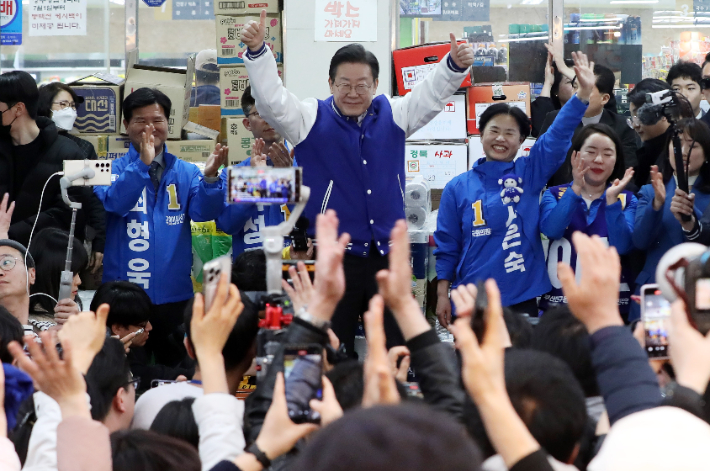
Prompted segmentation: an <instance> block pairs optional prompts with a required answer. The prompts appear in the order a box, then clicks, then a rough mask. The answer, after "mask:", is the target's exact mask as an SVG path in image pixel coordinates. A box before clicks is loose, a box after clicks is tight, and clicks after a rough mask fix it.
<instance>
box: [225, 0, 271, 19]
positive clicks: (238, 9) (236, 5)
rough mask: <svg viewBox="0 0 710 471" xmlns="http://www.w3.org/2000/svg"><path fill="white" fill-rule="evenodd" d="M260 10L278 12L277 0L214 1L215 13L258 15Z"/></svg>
mask: <svg viewBox="0 0 710 471" xmlns="http://www.w3.org/2000/svg"><path fill="white" fill-rule="evenodd" d="M261 10H266V13H278V12H279V2H278V0H263V1H260V2H255V1H244V0H224V1H222V0H217V1H216V2H214V14H215V15H247V14H256V15H258V14H260V13H261Z"/></svg>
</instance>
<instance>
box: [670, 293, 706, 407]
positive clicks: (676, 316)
mask: <svg viewBox="0 0 710 471" xmlns="http://www.w3.org/2000/svg"><path fill="white" fill-rule="evenodd" d="M668 340H669V344H670V356H671V363H672V364H673V369H674V370H675V375H676V382H677V383H678V384H680V385H681V386H685V387H686V388H690V389H692V390H694V391H695V392H697V393H698V394H700V395H703V394H705V390H706V389H707V387H708V383H709V382H710V333H708V334H707V335H705V336H703V335H702V334H701V333H700V332H698V330H697V329H695V328H694V327H693V326H691V325H690V322H689V321H688V314H687V312H686V308H685V303H684V302H683V300H682V299H678V300H676V301H675V302H674V303H673V306H672V309H671V328H670V329H669V338H668Z"/></svg>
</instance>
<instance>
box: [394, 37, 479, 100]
mask: <svg viewBox="0 0 710 471" xmlns="http://www.w3.org/2000/svg"><path fill="white" fill-rule="evenodd" d="M463 43H465V41H459V44H463ZM449 51H451V43H450V42H448V41H447V42H440V43H429V44H421V45H417V46H410V47H405V48H403V49H397V50H396V51H394V52H392V59H393V60H394V69H395V70H394V74H395V76H396V77H397V92H398V95H406V94H407V93H409V92H411V91H412V88H414V86H415V85H416V84H418V83H419V82H421V81H422V80H424V79H425V78H426V76H427V75H429V72H431V71H432V70H433V69H434V67H436V65H437V64H438V63H439V62H440V61H441V59H443V58H444V56H446V54H447V53H448V52H449ZM470 86H471V74H468V76H467V77H466V79H465V80H464V81H463V83H462V84H461V87H462V88H463V87H470Z"/></svg>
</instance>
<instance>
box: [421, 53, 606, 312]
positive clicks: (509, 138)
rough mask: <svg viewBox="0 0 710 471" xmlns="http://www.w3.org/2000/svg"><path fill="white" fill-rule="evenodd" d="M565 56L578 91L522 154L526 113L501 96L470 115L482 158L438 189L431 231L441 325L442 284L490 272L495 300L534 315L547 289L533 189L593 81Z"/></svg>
mask: <svg viewBox="0 0 710 471" xmlns="http://www.w3.org/2000/svg"><path fill="white" fill-rule="evenodd" d="M573 58H574V63H575V67H574V69H575V72H576V74H577V81H578V82H579V91H578V92H577V95H576V96H574V97H572V98H571V99H570V100H569V101H568V102H567V103H566V104H565V106H564V107H563V108H562V110H560V113H559V115H558V116H557V119H555V121H554V123H553V124H552V126H551V127H550V130H549V131H548V132H547V133H545V134H544V135H542V136H541V137H540V138H539V139H538V140H537V142H536V143H535V145H534V146H533V147H532V149H531V150H530V156H529V157H526V158H520V159H517V160H515V156H516V154H517V152H518V149H519V148H520V145H521V144H522V142H523V140H524V139H525V138H526V137H527V136H528V134H530V120H529V119H528V117H527V116H526V115H525V113H524V112H522V111H521V110H520V109H518V108H515V107H510V106H509V105H507V104H505V103H499V104H495V105H492V106H490V107H489V108H488V109H487V110H486V111H485V112H483V113H482V114H481V116H480V117H479V121H478V124H479V129H480V130H481V144H482V145H483V151H484V152H485V154H486V157H485V158H481V159H480V160H478V161H477V162H476V163H475V164H474V165H473V169H472V170H469V171H468V172H466V173H464V174H462V175H459V176H457V177H456V178H454V179H453V180H451V181H450V182H449V183H448V184H447V185H446V188H444V192H443V194H442V196H441V203H440V205H439V217H438V220H437V230H436V232H435V233H434V240H435V241H436V245H437V249H436V250H435V252H434V254H435V255H436V274H437V277H438V279H439V284H438V286H437V295H438V301H437V308H436V312H437V316H438V317H439V322H441V324H442V325H443V326H447V325H448V323H449V321H450V317H451V302H450V301H449V296H448V291H449V287H450V286H451V287H452V288H455V287H457V286H458V285H460V284H465V283H475V282H476V281H478V280H484V279H487V278H493V279H495V280H496V282H497V283H498V287H499V288H500V292H501V297H502V301H503V305H505V306H509V307H511V309H513V310H514V311H517V312H525V313H529V314H531V315H537V301H536V297H537V296H541V295H543V294H545V293H547V292H548V291H549V290H550V281H549V279H548V278H547V271H546V269H545V253H544V252H543V249H542V243H541V241H540V228H539V224H538V220H539V217H540V192H541V191H542V189H543V188H544V187H545V184H546V183H547V180H548V179H549V178H550V177H551V176H552V174H553V173H555V171H557V169H558V168H559V167H560V165H562V163H563V162H564V160H565V157H566V154H567V150H568V149H569V147H570V144H571V140H572V136H573V134H574V130H575V128H576V127H577V125H578V124H579V123H580V121H581V120H582V116H584V112H585V111H586V109H587V105H588V103H589V99H590V96H591V94H592V90H593V89H594V85H595V76H594V72H593V67H594V64H593V63H591V64H590V63H589V61H588V60H587V57H586V56H585V55H584V54H581V53H573Z"/></svg>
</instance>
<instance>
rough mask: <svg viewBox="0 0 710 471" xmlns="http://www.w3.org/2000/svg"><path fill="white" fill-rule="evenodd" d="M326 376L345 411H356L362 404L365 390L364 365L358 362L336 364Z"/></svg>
mask: <svg viewBox="0 0 710 471" xmlns="http://www.w3.org/2000/svg"><path fill="white" fill-rule="evenodd" d="M325 375H326V376H327V377H328V379H329V380H330V382H331V383H332V384H333V389H334V390H335V397H336V398H337V399H338V402H339V403H340V407H342V408H343V410H349V409H354V408H356V407H359V406H360V404H362V395H363V392H364V389H365V380H364V370H363V366H362V363H360V362H359V361H357V360H348V361H344V362H341V363H338V364H336V365H335V366H334V367H333V369H332V370H330V371H329V372H327V373H326V374H325Z"/></svg>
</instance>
